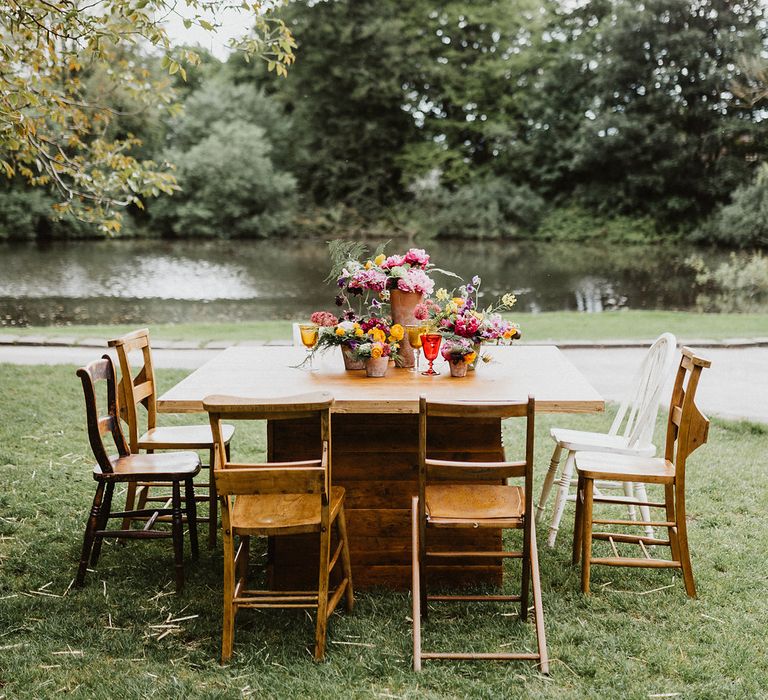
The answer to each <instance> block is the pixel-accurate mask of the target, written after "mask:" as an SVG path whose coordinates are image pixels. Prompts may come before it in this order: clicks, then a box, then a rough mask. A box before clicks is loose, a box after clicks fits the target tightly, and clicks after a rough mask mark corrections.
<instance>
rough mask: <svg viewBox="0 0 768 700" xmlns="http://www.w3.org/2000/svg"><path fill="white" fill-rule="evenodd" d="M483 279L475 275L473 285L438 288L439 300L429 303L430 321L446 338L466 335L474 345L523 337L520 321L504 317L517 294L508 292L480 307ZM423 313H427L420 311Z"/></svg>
mask: <svg viewBox="0 0 768 700" xmlns="http://www.w3.org/2000/svg"><path fill="white" fill-rule="evenodd" d="M480 284H481V279H480V277H478V276H475V277H473V278H472V281H471V282H470V283H469V284H465V285H462V286H461V287H459V288H458V290H453V292H452V293H449V292H448V291H447V290H446V289H438V290H437V292H436V293H435V299H436V301H435V302H431V300H428V302H425V305H426V312H427V314H428V316H429V319H430V322H431V323H432V324H433V325H434V326H435V328H436V330H437V332H438V333H440V334H441V335H442V336H443V337H444V338H446V339H448V338H452V337H458V338H464V339H466V340H468V341H470V342H471V343H472V344H473V345H474V344H479V343H484V342H488V341H496V342H510V341H512V340H515V339H516V338H519V337H520V328H519V326H518V325H517V324H515V323H512V322H511V321H507V320H506V319H505V318H503V317H502V315H501V313H500V312H501V311H505V310H509V309H511V308H512V307H513V306H514V305H515V302H516V301H517V299H516V297H515V295H514V294H504V295H503V296H502V297H501V300H500V301H498V302H496V303H495V304H490V305H489V306H487V307H486V308H484V309H481V308H480V306H479V290H480ZM420 313H423V311H422V310H420Z"/></svg>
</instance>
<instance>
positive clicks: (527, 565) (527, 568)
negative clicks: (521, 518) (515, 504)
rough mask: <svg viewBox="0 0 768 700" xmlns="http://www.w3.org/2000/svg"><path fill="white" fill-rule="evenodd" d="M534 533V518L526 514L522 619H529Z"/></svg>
mask: <svg viewBox="0 0 768 700" xmlns="http://www.w3.org/2000/svg"><path fill="white" fill-rule="evenodd" d="M532 531H533V522H532V518H531V517H530V516H529V515H528V514H527V513H526V515H525V523H524V527H523V561H522V581H521V582H520V619H521V620H522V621H523V622H525V621H526V620H527V619H528V591H529V589H530V582H531V538H532Z"/></svg>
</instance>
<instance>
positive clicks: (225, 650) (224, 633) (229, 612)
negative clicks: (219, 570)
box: [221, 529, 235, 663]
mask: <svg viewBox="0 0 768 700" xmlns="http://www.w3.org/2000/svg"><path fill="white" fill-rule="evenodd" d="M222 545H223V546H222V548H223V550H224V616H223V621H222V626H221V663H226V662H227V661H229V660H230V659H231V658H232V647H233V645H234V641H235V603H234V597H235V537H234V535H233V534H232V531H231V530H228V529H225V530H224V533H223V535H222Z"/></svg>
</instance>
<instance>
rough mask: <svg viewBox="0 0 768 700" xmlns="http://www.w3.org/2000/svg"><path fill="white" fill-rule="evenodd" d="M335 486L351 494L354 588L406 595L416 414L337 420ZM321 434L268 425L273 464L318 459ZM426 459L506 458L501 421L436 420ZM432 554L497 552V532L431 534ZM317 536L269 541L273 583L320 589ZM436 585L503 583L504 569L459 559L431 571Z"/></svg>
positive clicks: (302, 424)
mask: <svg viewBox="0 0 768 700" xmlns="http://www.w3.org/2000/svg"><path fill="white" fill-rule="evenodd" d="M332 440H333V444H332V469H333V483H334V485H338V486H343V487H344V488H345V489H346V506H345V507H346V513H347V526H348V530H349V542H350V549H351V554H352V575H353V579H354V584H355V587H356V588H370V587H373V586H384V587H387V588H396V589H403V590H404V589H408V588H410V582H411V530H410V528H411V515H410V505H411V497H412V496H413V495H415V494H416V493H417V490H418V481H417V479H418V467H417V463H418V458H417V453H416V446H417V444H418V416H417V415H414V414H344V413H336V414H334V415H333V417H332ZM318 441H319V428H318V427H317V426H316V425H315V426H313V425H312V424H310V423H308V422H306V421H290V422H289V421H281V422H280V423H270V424H269V426H268V450H269V459H270V460H277V461H281V460H297V459H309V458H313V457H316V453H317V445H318ZM429 454H430V456H432V457H435V458H438V459H459V460H473V461H499V460H503V459H504V452H503V447H502V440H501V423H500V421H498V420H488V421H476V420H473V421H467V420H456V419H442V420H438V419H433V420H432V421H431V422H430V433H429ZM429 537H430V548H431V549H436V550H439V549H446V550H448V549H450V550H454V551H455V550H461V549H479V548H487V549H489V550H492V551H498V550H499V549H500V547H501V532H500V531H499V530H474V529H472V530H462V531H456V530H453V531H450V532H447V533H445V534H443V533H442V532H440V531H439V530H430V532H429ZM317 542H318V538H317V536H305V535H296V536H291V537H279V538H275V541H274V542H271V543H270V547H269V550H270V578H271V581H272V585H274V586H275V587H278V588H283V589H296V588H300V587H303V586H311V585H315V584H316V580H315V579H316V574H315V573H314V572H315V571H316V567H312V566H308V562H310V561H316V560H317V556H318V546H317ZM428 573H429V574H430V576H431V578H430V582H431V586H436V585H437V586H439V584H440V582H444V583H445V584H447V585H461V584H477V583H484V584H493V585H500V584H501V578H502V568H501V563H500V562H498V563H493V562H491V563H483V564H481V565H478V564H477V561H476V560H475V561H471V560H467V561H463V560H455V563H454V564H452V565H441V566H431V567H429V569H428Z"/></svg>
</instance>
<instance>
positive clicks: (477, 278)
mask: <svg viewBox="0 0 768 700" xmlns="http://www.w3.org/2000/svg"><path fill="white" fill-rule="evenodd" d="M472 284H474V285H475V287H477V286H478V285H479V284H480V278H479V277H478V276H477V275H475V276H474V277H473V278H472Z"/></svg>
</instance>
